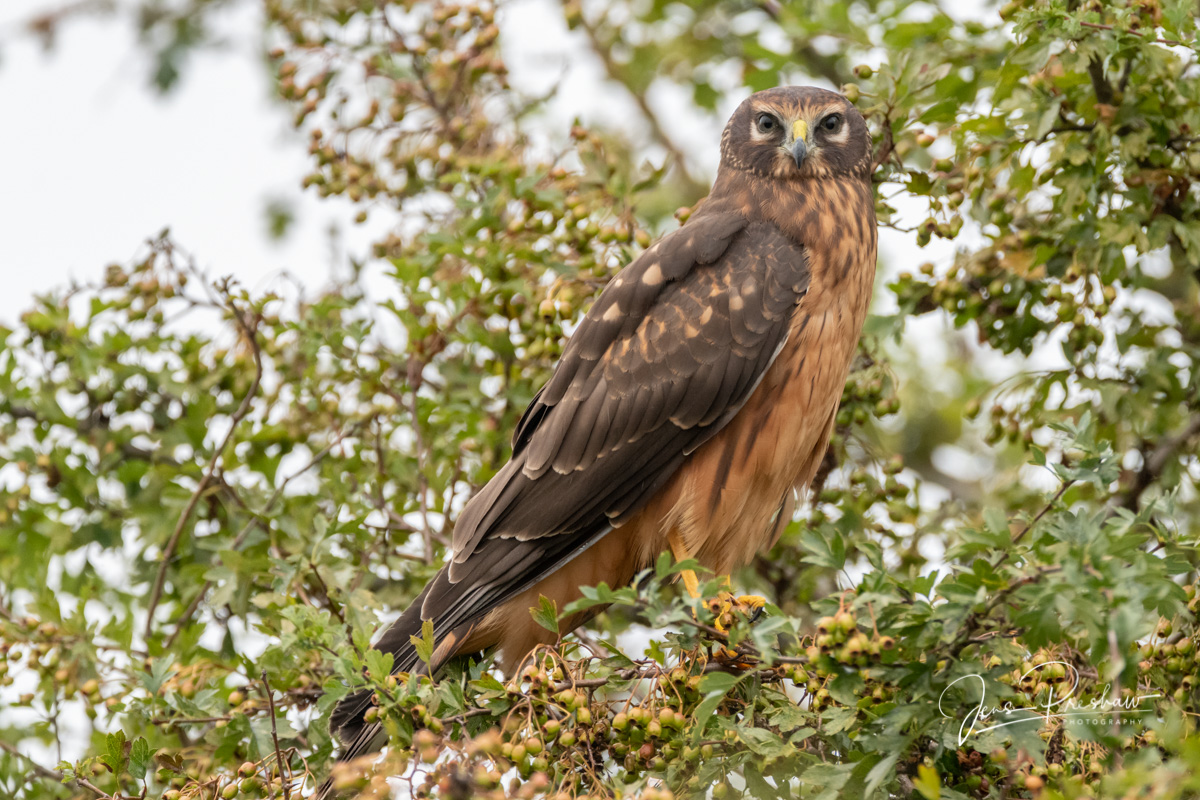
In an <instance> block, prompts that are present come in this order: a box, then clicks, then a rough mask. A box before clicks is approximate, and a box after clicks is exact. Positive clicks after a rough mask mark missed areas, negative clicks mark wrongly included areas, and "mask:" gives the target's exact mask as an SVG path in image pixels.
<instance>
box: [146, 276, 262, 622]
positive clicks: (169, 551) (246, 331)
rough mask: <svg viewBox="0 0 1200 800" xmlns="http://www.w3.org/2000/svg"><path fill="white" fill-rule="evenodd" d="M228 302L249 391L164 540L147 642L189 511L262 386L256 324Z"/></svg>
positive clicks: (152, 593) (149, 612) (150, 606)
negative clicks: (243, 350) (250, 362)
mask: <svg viewBox="0 0 1200 800" xmlns="http://www.w3.org/2000/svg"><path fill="white" fill-rule="evenodd" d="M228 303H229V309H230V311H231V312H232V313H233V318H234V321H235V322H236V323H237V326H238V328H239V329H241V332H242V334H243V335H244V336H245V337H246V340H247V342H248V343H249V345H250V349H251V353H252V355H253V357H254V380H253V381H252V382H251V383H250V388H249V389H248V390H247V391H246V395H245V397H243V398H242V402H241V405H239V406H238V408H237V410H236V411H235V412H234V413H233V416H232V417H231V418H230V420H229V430H227V431H226V432H225V437H224V438H223V439H222V440H221V443H220V444H219V445H218V446H217V447H216V448H214V449H213V454H212V458H210V459H209V460H208V466H207V467H205V469H204V475H203V477H201V479H200V484H199V485H198V486H197V487H196V491H194V492H192V496H191V499H189V500H188V504H187V506H185V507H184V509H183V513H182V514H180V515H179V520H178V521H177V522H176V523H175V530H174V531H173V532H172V533H171V538H170V539H169V540H168V541H167V546H166V548H165V549H164V550H163V553H162V557H161V558H162V561H161V563H160V564H159V565H158V574H157V575H155V577H154V588H153V589H152V590H151V591H150V602H149V604H148V605H147V608H146V638H147V639H149V638H150V634H151V632H152V631H153V630H154V611H155V609H156V608H157V607H158V602H159V600H161V599H162V592H163V584H164V583H165V582H166V579H167V567H168V566H169V565H170V563H171V557H172V556H173V555H174V554H175V548H176V547H178V546H179V540H180V539H181V538H182V537H183V530H184V528H185V527H186V526H187V523H188V520H189V519H191V516H192V512H193V511H195V510H196V505H197V504H198V503H199V502H200V498H201V497H202V496H203V495H204V492H205V491H206V490H207V489H208V486H209V484H210V483H212V479H213V475H215V474H216V470H217V461H218V460H219V459H220V458H221V455H222V454H223V453H224V452H225V448H226V447H228V446H229V442H230V441H231V440H232V439H233V434H234V432H235V431H237V428H238V425H240V424H241V422H242V420H243V419H245V418H246V415H247V414H249V413H250V406H251V404H252V403H253V401H254V397H255V395H257V394H258V387H259V384H261V383H262V376H263V365H262V351H261V349H260V348H259V344H258V325H257V322H255V323H254V324H251V323H250V322H248V321H247V320H246V319H245V318H244V317H243V316H242V312H241V311H239V310H238V309H237V307H236V305H235V304H234V302H233V299H232V298H228Z"/></svg>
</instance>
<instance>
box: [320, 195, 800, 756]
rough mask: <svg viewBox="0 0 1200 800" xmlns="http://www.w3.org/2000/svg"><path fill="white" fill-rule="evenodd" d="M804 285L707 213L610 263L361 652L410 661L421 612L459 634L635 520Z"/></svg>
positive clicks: (347, 718) (353, 708) (357, 743)
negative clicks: (444, 532)
mask: <svg viewBox="0 0 1200 800" xmlns="http://www.w3.org/2000/svg"><path fill="white" fill-rule="evenodd" d="M808 279H809V270H808V265H807V261H806V258H805V255H804V251H803V249H802V248H801V247H799V246H797V245H796V244H794V243H792V242H791V241H790V240H788V239H787V238H786V237H785V236H784V235H783V234H782V233H780V232H779V230H778V229H777V228H775V227H774V226H772V225H769V224H766V223H753V224H750V225H747V224H746V223H745V221H744V219H743V218H742V217H741V216H740V215H735V214H719V213H710V214H708V215H698V216H697V217H695V218H693V219H692V220H691V221H690V222H689V223H688V224H687V225H686V226H684V227H683V228H681V229H680V230H678V231H676V232H674V233H672V234H670V235H668V236H666V237H664V238H663V239H661V240H660V241H659V242H658V243H657V244H655V245H654V246H653V247H651V248H649V249H648V250H646V252H644V253H643V254H642V255H641V256H639V257H638V258H637V259H636V260H635V261H634V262H633V263H632V264H630V265H629V266H628V267H626V268H625V269H624V270H622V272H621V273H620V275H619V276H618V277H617V278H616V279H614V280H613V282H612V283H610V284H609V286H608V287H607V288H606V289H605V290H604V292H603V293H602V294H601V295H600V297H599V298H598V299H597V301H596V303H595V305H593V307H592V309H591V310H590V311H589V312H588V314H587V316H586V317H585V318H584V320H583V321H582V322H581V323H580V325H579V327H578V329H577V330H576V331H575V334H574V335H573V336H572V337H571V340H570V342H569V343H568V345H567V347H566V350H565V351H564V353H563V357H562V359H561V361H560V362H559V364H558V367H557V368H556V370H555V372H554V375H553V376H552V377H551V378H550V380H549V381H548V382H547V383H546V385H545V386H543V387H542V389H541V391H539V392H538V395H537V397H536V398H534V400H533V402H532V403H531V404H530V406H529V408H528V409H527V410H526V412H525V414H524V416H523V417H522V418H521V421H520V422H519V423H518V425H517V430H516V433H515V435H514V438H513V456H512V459H511V460H510V461H509V463H508V464H506V465H505V466H504V467H503V468H502V469H501V470H500V472H499V473H497V474H496V476H495V477H493V478H492V480H491V481H489V482H488V484H487V486H485V487H484V488H483V489H482V490H481V491H480V492H479V494H477V495H476V496H475V497H473V498H472V499H471V501H470V502H469V503H468V504H467V507H466V508H465V509H464V511H463V513H462V515H461V516H460V517H459V520H458V522H457V524H456V525H455V530H454V541H453V550H454V557H453V560H452V561H451V563H450V565H449V566H448V567H447V568H446V569H443V570H442V571H441V572H440V573H438V575H437V576H436V577H435V578H434V580H433V581H431V582H430V584H429V586H427V587H426V589H425V591H423V592H422V594H421V596H420V597H418V598H417V600H416V601H415V602H414V603H413V605H412V606H411V607H410V608H409V609H408V610H407V611H406V612H405V613H404V614H403V615H401V617H400V619H399V620H397V622H396V623H395V624H394V625H393V626H392V627H391V628H390V629H389V630H388V631H387V632H386V633H385V634H384V635H383V637H381V638H380V640H379V642H377V643H376V644H375V647H376V648H377V649H380V650H384V651H389V652H392V653H393V654H395V656H396V659H395V662H394V668H395V669H396V670H397V671H409V670H412V669H414V668H416V666H417V664H418V661H417V659H416V655H415V652H414V651H413V648H412V646H411V644H410V643H409V636H410V635H413V634H416V633H419V632H420V629H421V620H422V619H432V620H433V621H434V630H435V635H436V637H437V638H438V639H439V640H440V639H441V638H442V637H443V636H444V635H446V634H447V633H449V632H452V631H456V630H459V631H461V630H462V629H463V627H464V626H467V625H470V624H471V623H472V622H474V621H476V620H478V619H480V618H481V617H482V616H483V615H484V614H486V613H487V612H488V611H490V610H491V609H492V608H495V607H496V606H497V605H500V604H501V603H503V602H505V601H506V600H508V599H509V598H511V597H513V596H514V595H516V594H518V593H519V592H522V591H524V590H525V589H527V588H528V587H529V586H532V585H533V584H535V583H536V582H538V581H539V580H541V579H542V578H544V577H546V576H547V575H549V574H550V573H552V572H554V571H555V570H556V569H558V568H559V567H560V566H562V564H564V563H566V562H567V561H569V560H570V559H572V558H574V557H575V556H577V555H578V554H579V553H580V552H581V551H583V550H584V549H586V548H587V547H588V546H590V545H591V544H593V543H594V542H595V541H597V540H598V539H599V538H600V537H601V536H603V535H604V534H605V533H607V532H608V531H609V530H610V529H611V528H612V526H614V525H620V524H621V523H622V522H624V521H625V520H626V519H628V518H629V517H630V516H631V515H633V514H634V513H636V512H637V511H638V510H639V509H640V508H641V507H642V506H643V505H644V504H645V502H646V501H648V500H649V499H650V497H651V496H652V495H653V494H654V493H655V492H656V491H657V490H658V489H660V488H661V487H662V486H663V484H665V483H666V481H667V480H669V479H670V477H671V476H672V475H673V474H674V473H675V471H676V470H677V469H678V468H679V466H680V465H681V464H682V463H683V461H684V459H685V458H686V457H687V455H688V454H690V453H691V452H693V451H694V450H695V449H696V448H698V447H699V446H700V445H701V444H703V443H704V442H705V441H707V440H708V439H709V438H711V437H712V436H713V435H715V434H716V433H717V432H718V431H719V430H721V428H722V427H724V425H725V424H726V423H727V422H728V421H729V420H730V419H731V418H732V417H733V415H734V414H736V413H737V411H738V409H740V408H741V407H742V405H743V404H744V403H745V401H746V399H747V398H748V397H749V396H750V394H751V393H752V392H753V391H754V388H755V387H756V386H757V385H758V382H759V380H761V378H762V376H763V374H764V373H765V372H766V370H767V368H768V367H769V366H770V364H771V362H772V361H773V359H774V358H775V356H776V355H777V354H778V352H779V349H780V348H781V347H782V345H783V342H784V340H785V338H786V336H787V330H788V323H789V320H790V318H791V314H792V310H793V309H794V308H795V306H796V304H797V303H798V302H799V301H800V299H801V298H802V297H803V296H804V293H805V291H806V290H807V287H808ZM433 667H434V668H435V669H436V665H433ZM352 697H353V699H350V698H347V701H344V702H343V703H342V704H341V705H339V707H338V709H337V710H336V712H335V714H334V716H333V718H332V719H331V723H332V725H333V726H334V728H335V729H340V733H341V734H342V738H343V741H346V740H347V739H348V738H349V739H352V740H353V745H352V746H351V748H350V751H349V752H348V753H345V754H343V758H348V757H353V755H354V754H355V753H356V752H367V751H369V750H370V749H371V747H372V746H373V745H374V742H373V741H368V740H373V739H374V738H377V736H378V732H377V731H374V730H371V729H368V730H364V729H363V726H362V724H361V713H362V710H363V709H365V707H366V704H367V703H368V702H369V696H368V697H366V698H364V697H362V696H359V695H355V696H352ZM368 727H369V726H368Z"/></svg>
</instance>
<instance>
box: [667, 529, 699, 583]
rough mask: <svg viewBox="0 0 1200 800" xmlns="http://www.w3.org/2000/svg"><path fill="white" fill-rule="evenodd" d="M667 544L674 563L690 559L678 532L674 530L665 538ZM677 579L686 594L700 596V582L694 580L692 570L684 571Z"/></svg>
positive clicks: (694, 574)
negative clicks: (681, 581) (685, 590)
mask: <svg viewBox="0 0 1200 800" xmlns="http://www.w3.org/2000/svg"><path fill="white" fill-rule="evenodd" d="M667 543H668V544H670V545H671V555H672V556H674V557H675V560H676V561H687V560H688V559H689V558H691V557H692V554H691V553H689V552H688V549H687V545H685V544H684V543H683V537H682V536H680V535H679V531H677V530H675V529H674V528H672V529H671V533H670V534H669V535H668V536H667ZM679 577H680V578H682V579H683V588H685V589H687V593H688V594H689V595H690V596H691V597H693V598H695V597H699V596H700V581H699V579H697V578H696V572H695V571H694V570H690V569H685V570H682V571H681V572H680V573H679Z"/></svg>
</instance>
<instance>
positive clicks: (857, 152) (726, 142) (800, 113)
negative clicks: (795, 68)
mask: <svg viewBox="0 0 1200 800" xmlns="http://www.w3.org/2000/svg"><path fill="white" fill-rule="evenodd" d="M721 166H722V167H723V168H725V167H728V168H731V169H736V170H741V171H744V172H752V173H754V174H756V175H761V176H763V177H772V178H781V179H801V178H807V177H816V178H819V177H830V176H837V175H845V176H856V177H865V176H866V175H868V174H869V173H870V169H871V136H870V134H869V133H868V132H867V124H866V122H865V121H864V120H863V117H862V114H860V113H858V109H856V108H855V107H854V106H853V105H852V104H851V103H850V101H849V100H847V99H846V98H844V97H842V96H841V95H840V94H838V93H837V92H831V91H828V90H826V89H818V88H816V87H815V86H781V87H779V88H777V89H768V90H766V91H765V92H757V93H755V94H752V95H750V96H749V97H748V98H746V100H745V101H744V102H743V103H742V104H741V105H740V106H738V109H737V111H735V112H733V116H732V117H731V118H730V120H729V124H728V125H726V126H725V133H724V134H723V135H722V136H721Z"/></svg>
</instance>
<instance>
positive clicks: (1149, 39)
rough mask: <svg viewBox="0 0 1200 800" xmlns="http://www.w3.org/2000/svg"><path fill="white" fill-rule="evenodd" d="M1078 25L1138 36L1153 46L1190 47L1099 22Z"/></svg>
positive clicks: (1172, 40) (1184, 43)
mask: <svg viewBox="0 0 1200 800" xmlns="http://www.w3.org/2000/svg"><path fill="white" fill-rule="evenodd" d="M1079 24H1080V25H1082V26H1083V27H1085V28H1093V29H1095V30H1100V31H1113V32H1114V33H1128V34H1131V35H1133V36H1140V37H1141V38H1143V39H1145V40H1146V41H1147V42H1154V43H1155V44H1165V45H1169V46H1171V47H1191V45H1190V44H1187V43H1186V42H1177V41H1175V40H1174V39H1159V38H1158V37H1152V36H1147V35H1146V34H1144V33H1142V32H1141V31H1135V30H1130V29H1128V28H1117V27H1115V26H1113V25H1104V24H1103V23H1100V22H1080V23H1079Z"/></svg>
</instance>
